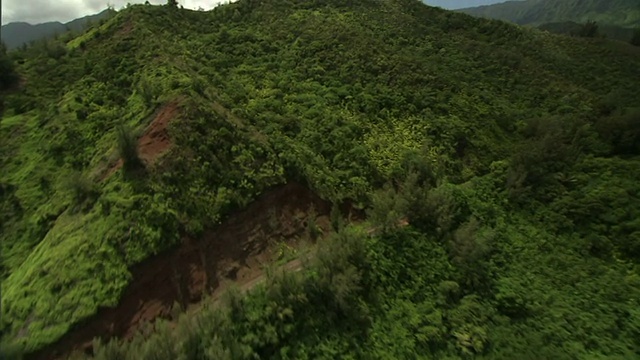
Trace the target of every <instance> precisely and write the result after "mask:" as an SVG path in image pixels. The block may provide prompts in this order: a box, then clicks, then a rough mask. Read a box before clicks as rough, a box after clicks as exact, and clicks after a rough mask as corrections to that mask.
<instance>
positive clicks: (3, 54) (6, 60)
mask: <svg viewBox="0 0 640 360" xmlns="http://www.w3.org/2000/svg"><path fill="white" fill-rule="evenodd" d="M17 81H18V74H17V73H16V70H15V65H14V63H13V61H12V60H11V58H10V57H9V55H8V54H7V48H6V46H5V45H4V43H0V91H4V90H7V89H9V88H11V87H12V86H13V85H15V84H16V82H17Z"/></svg>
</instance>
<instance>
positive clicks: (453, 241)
mask: <svg viewBox="0 0 640 360" xmlns="http://www.w3.org/2000/svg"><path fill="white" fill-rule="evenodd" d="M13 56H14V57H15V58H16V60H18V62H19V63H20V64H21V65H19V66H18V71H19V73H20V74H21V75H22V76H24V77H25V79H26V82H25V85H24V87H22V88H21V89H20V90H18V91H16V92H13V93H11V94H9V95H7V97H6V104H5V113H4V115H3V117H2V119H1V122H0V136H1V138H2V141H1V142H0V169H1V170H0V243H1V246H2V251H1V255H0V256H1V260H2V264H1V265H2V269H1V271H2V316H1V321H2V322H1V330H2V335H3V339H2V341H3V345H6V344H13V345H17V346H18V347H24V348H25V349H26V351H28V352H30V351H34V350H36V349H39V348H41V347H43V346H45V345H47V344H51V343H53V342H55V341H56V340H57V339H59V338H60V337H62V336H63V335H64V334H65V333H66V332H67V331H69V329H70V328H71V327H72V325H74V324H77V323H80V322H82V321H83V320H84V319H86V318H88V317H91V316H92V315H94V314H95V313H96V312H97V310H98V308H99V307H106V306H114V305H115V304H117V303H118V301H119V300H120V298H121V296H122V294H123V291H124V289H125V287H126V286H127V284H128V283H129V282H130V281H131V275H130V272H129V269H130V267H131V266H132V265H134V264H137V263H139V262H141V261H142V260H144V259H147V258H149V257H153V256H154V255H155V254H157V253H159V252H160V251H163V250H165V249H168V248H170V247H172V246H174V245H176V244H177V243H178V242H179V239H181V237H183V236H190V237H194V238H197V237H199V236H200V235H201V234H202V233H203V231H204V230H205V229H210V228H212V227H213V226H215V225H216V224H218V223H220V222H221V221H222V220H223V219H224V218H225V217H226V216H227V215H228V214H230V213H232V212H234V211H236V210H237V209H239V208H243V207H244V206H246V205H247V204H248V203H250V202H251V201H252V200H253V199H255V198H256V196H257V195H259V194H261V193H264V192H265V191H267V189H269V188H270V187H271V186H273V185H276V184H281V183H284V182H288V181H293V180H296V181H300V182H302V183H304V184H306V185H307V186H308V187H309V188H310V189H312V190H313V191H314V192H316V193H317V194H319V195H320V196H322V197H323V198H325V199H328V200H330V201H332V202H335V203H338V202H341V201H343V200H346V199H349V200H351V201H353V202H354V203H355V204H356V206H359V207H361V208H366V209H367V211H368V214H369V216H368V221H369V222H370V223H371V225H372V226H381V227H382V229H383V231H382V232H381V233H379V234H377V235H375V234H374V235H373V236H368V235H367V234H366V231H364V230H363V228H361V227H359V226H356V225H354V226H350V227H347V228H346V229H344V230H342V231H341V232H339V234H338V235H336V239H334V240H333V241H332V242H330V243H328V244H327V245H326V247H323V245H322V244H321V245H320V246H321V248H322V249H321V250H322V251H321V254H320V255H319V256H318V259H317V260H316V262H317V263H316V264H315V265H313V266H312V267H311V268H310V269H309V270H305V271H302V272H301V273H299V274H298V275H295V276H293V278H289V277H285V278H284V279H279V280H274V282H273V284H271V286H269V287H263V288H260V289H258V290H257V291H256V292H255V293H254V294H252V295H250V296H248V297H246V298H242V299H235V300H233V301H231V302H230V305H229V310H228V311H227V312H225V313H221V312H216V311H213V310H212V311H211V312H205V313H204V314H203V315H202V316H203V317H202V319H201V320H198V321H202V323H201V325H200V327H199V328H194V327H193V326H191V325H193V324H191V325H190V326H187V325H185V327H184V328H181V329H182V330H180V331H179V332H173V333H172V332H170V331H169V330H168V329H165V330H163V331H160V332H159V333H158V335H156V336H155V337H152V338H151V340H149V342H146V343H144V342H142V340H140V341H138V342H135V343H134V344H133V345H130V347H124V348H120V347H118V346H115V345H111V347H108V348H106V350H105V349H104V348H103V350H104V351H105V352H104V353H101V354H102V355H101V356H103V355H104V356H106V355H105V354H107V353H108V352H109V351H111V354H112V355H111V356H115V357H112V358H123V357H118V356H120V355H117V351H122V352H127V353H128V354H129V357H130V358H132V359H133V358H135V359H142V358H147V357H148V358H151V356H152V354H155V355H157V356H159V357H156V358H177V357H176V356H174V355H170V354H171V352H173V351H177V352H180V353H184V354H187V351H189V353H188V354H189V355H188V356H187V358H194V359H195V358H224V357H225V356H227V357H230V358H255V357H256V356H258V357H264V358H268V357H273V358H291V359H294V358H295V359H304V358H331V359H336V358H384V359H389V358H394V359H400V358H443V359H444V358H447V359H453V358H468V357H471V356H477V357H478V358H492V359H498V358H499V359H514V358H517V359H541V358H553V359H584V358H620V359H623V358H635V357H637V356H638V355H640V310H639V309H640V303H639V302H640V267H638V262H639V261H640V199H639V197H640V182H638V181H637V179H638V169H640V157H639V155H640V103H638V99H640V85H639V84H638V79H640V48H638V47H634V46H631V45H629V44H624V43H618V42H611V41H608V40H606V39H597V38H596V39H585V38H569V37H562V36H555V35H551V34H548V33H544V32H541V31H538V30H534V29H523V28H519V27H517V26H515V25H509V24H506V23H503V22H500V21H491V20H484V19H476V18H472V17H470V16H467V15H464V14H458V13H453V12H448V11H444V10H441V9H437V8H432V7H428V6H426V5H424V4H422V3H420V2H418V1H414V0H356V1H338V0H332V1H324V0H323V1H318V0H296V1H293V0H268V1H267V0H265V1H258V0H240V1H238V2H235V3H232V4H227V5H223V6H219V7H217V8H215V9H214V10H213V11H210V12H196V11H189V10H181V9H175V8H173V7H168V6H144V5H139V6H131V7H129V8H127V9H125V10H123V11H121V12H119V13H118V14H117V15H116V16H115V17H114V18H112V19H110V20H109V21H107V22H105V23H104V24H102V25H99V26H95V27H94V28H92V29H90V30H89V31H88V32H86V33H84V34H83V35H81V36H79V37H76V38H73V37H71V36H67V37H65V36H62V37H60V38H59V39H57V40H52V41H49V42H46V43H42V44H38V45H34V46H32V47H30V48H28V49H26V50H24V51H18V52H16V53H14V54H13ZM169 107H170V108H171V109H174V110H172V111H174V114H175V116H174V117H173V119H172V120H171V123H170V125H169V126H170V127H169V133H170V135H171V146H170V147H168V148H167V149H166V152H165V153H163V154H162V156H160V157H158V158H153V161H151V160H149V159H150V158H149V157H148V156H151V155H150V154H146V153H144V152H140V151H138V150H140V149H136V148H135V139H136V136H137V135H138V134H140V133H141V132H142V131H143V130H144V129H145V128H146V127H147V126H148V125H149V123H150V122H151V120H152V119H153V118H154V114H156V113H157V111H162V109H168V108H169ZM128 129H133V130H128ZM132 144H133V145H132ZM145 156H147V157H146V158H145ZM119 158H121V160H122V162H123V164H124V166H122V167H119V166H118V165H117V164H119V160H118V159H119ZM391 210H393V211H391ZM400 217H407V218H408V222H409V226H408V227H403V228H397V227H395V226H394V224H395V223H396V222H397V220H398V218H400ZM207 321H208V322H207ZM193 329H199V330H197V331H196V330H193ZM189 331H190V332H189ZM168 336H177V337H178V338H176V339H174V340H172V341H169V340H167V337H168ZM128 346H129V345H128ZM101 351H102V350H101ZM98 352H100V351H98ZM113 354H116V355H113ZM141 354H142V355H141ZM144 354H147V355H144ZM122 356H124V355H122ZM145 356H147V357H145Z"/></svg>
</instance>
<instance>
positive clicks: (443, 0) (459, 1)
mask: <svg viewBox="0 0 640 360" xmlns="http://www.w3.org/2000/svg"><path fill="white" fill-rule="evenodd" d="M504 1H505V0H423V2H424V3H425V4H427V5H430V6H439V7H441V8H443V9H462V8H470V7H474V6H482V5H492V4H498V3H503V2H504Z"/></svg>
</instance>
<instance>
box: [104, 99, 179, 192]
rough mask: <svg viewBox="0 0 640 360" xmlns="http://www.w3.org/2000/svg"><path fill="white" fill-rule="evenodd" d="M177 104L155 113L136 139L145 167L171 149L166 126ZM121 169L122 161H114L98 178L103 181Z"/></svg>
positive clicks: (173, 115) (169, 105) (175, 110)
mask: <svg viewBox="0 0 640 360" xmlns="http://www.w3.org/2000/svg"><path fill="white" fill-rule="evenodd" d="M178 105H179V104H178V102H170V103H167V104H165V105H163V106H162V107H161V108H160V109H159V110H158V111H156V113H155V115H154V118H153V121H151V124H149V126H148V127H147V129H146V130H145V131H144V133H143V134H142V136H141V137H140V138H139V139H138V155H139V156H140V159H141V160H142V161H143V162H144V163H145V164H146V165H152V164H153V163H154V162H155V161H156V159H158V158H159V157H160V156H161V155H162V154H164V153H165V152H166V151H167V150H169V148H170V147H171V138H170V137H169V132H168V126H169V123H170V122H171V120H173V119H174V118H175V117H176V116H177V115H178V113H179V108H178ZM121 167H122V159H119V158H118V159H117V160H114V162H112V163H111V165H109V166H108V167H106V168H105V169H104V170H103V171H102V175H100V176H99V179H100V181H103V180H105V179H107V178H108V177H110V176H111V175H113V174H114V173H115V172H116V171H118V170H119V169H120V168H121Z"/></svg>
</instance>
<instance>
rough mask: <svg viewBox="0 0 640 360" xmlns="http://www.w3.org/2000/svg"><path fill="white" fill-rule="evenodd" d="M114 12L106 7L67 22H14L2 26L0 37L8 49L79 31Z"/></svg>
mask: <svg viewBox="0 0 640 360" xmlns="http://www.w3.org/2000/svg"><path fill="white" fill-rule="evenodd" d="M113 13H115V11H114V10H109V9H106V10H104V11H102V12H100V13H98V14H95V15H89V16H85V17H82V18H79V19H75V20H72V21H70V22H68V23H65V24H63V23H61V22H57V21H55V22H47V23H43V24H37V25H31V24H28V23H26V22H14V23H9V24H7V25H3V26H2V31H1V33H0V37H1V39H2V41H3V42H4V43H5V45H6V46H7V48H8V49H9V50H11V49H15V48H17V47H20V46H22V45H23V44H28V43H30V42H31V41H35V40H40V39H43V38H50V37H53V36H55V35H56V34H61V33H64V32H67V31H81V30H82V29H84V28H85V26H87V24H88V23H90V22H96V21H100V20H101V19H104V18H107V17H109V16H110V15H112V14H113Z"/></svg>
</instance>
